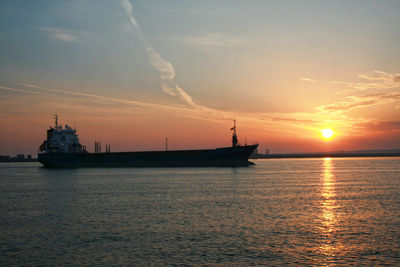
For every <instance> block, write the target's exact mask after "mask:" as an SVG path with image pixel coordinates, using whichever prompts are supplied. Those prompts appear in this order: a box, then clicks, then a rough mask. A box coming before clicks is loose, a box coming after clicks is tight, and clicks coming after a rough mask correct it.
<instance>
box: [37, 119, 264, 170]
mask: <svg viewBox="0 0 400 267" xmlns="http://www.w3.org/2000/svg"><path fill="white" fill-rule="evenodd" d="M231 130H233V135H232V146H231V147H221V148H215V149H201V150H168V149H166V150H165V151H137V152H136V151H134V152H110V149H109V145H108V149H106V152H105V153H101V148H100V149H99V145H97V146H95V148H96V149H95V153H89V152H88V151H87V150H86V147H85V146H82V145H81V144H80V143H79V138H78V135H77V134H76V129H73V128H71V127H70V126H68V125H65V126H64V127H63V126H62V125H59V124H58V117H57V115H55V125H54V127H50V129H49V130H47V139H46V140H45V141H44V142H43V144H42V145H41V146H40V148H39V154H38V160H39V162H40V163H42V164H43V166H44V167H53V168H76V167H241V166H249V165H253V163H252V162H250V161H249V160H248V159H249V157H250V155H251V154H252V153H253V152H254V150H255V149H256V148H257V146H258V145H257V144H255V145H249V146H248V145H245V146H241V145H240V144H239V143H238V138H237V134H236V121H234V126H233V128H232V129H231ZM96 144H97V142H96Z"/></svg>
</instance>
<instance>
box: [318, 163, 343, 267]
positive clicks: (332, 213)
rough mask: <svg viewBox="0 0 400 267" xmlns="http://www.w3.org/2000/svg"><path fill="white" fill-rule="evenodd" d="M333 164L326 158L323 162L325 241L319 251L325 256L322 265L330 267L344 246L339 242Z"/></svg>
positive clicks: (322, 214)
mask: <svg viewBox="0 0 400 267" xmlns="http://www.w3.org/2000/svg"><path fill="white" fill-rule="evenodd" d="M333 168H334V165H333V162H332V160H331V158H325V159H324V162H323V175H322V178H321V186H322V190H321V197H322V201H321V223H322V225H321V228H320V229H321V235H322V236H323V241H322V242H321V243H320V247H319V250H320V252H321V254H322V255H324V258H325V260H323V261H322V262H320V264H322V265H330V264H331V263H332V262H331V261H332V259H333V258H335V256H337V255H338V254H340V252H341V250H342V249H343V244H341V243H340V242H338V241H339V240H338V239H337V233H338V231H340V229H338V227H339V226H338V225H337V222H338V217H337V216H338V213H337V212H336V209H337V208H338V205H337V203H336V177H335V175H334V174H333Z"/></svg>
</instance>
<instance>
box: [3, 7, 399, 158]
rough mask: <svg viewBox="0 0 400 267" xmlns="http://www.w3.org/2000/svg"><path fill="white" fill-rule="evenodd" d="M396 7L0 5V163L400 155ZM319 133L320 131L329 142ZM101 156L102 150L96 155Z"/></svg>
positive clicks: (397, 19)
mask: <svg viewBox="0 0 400 267" xmlns="http://www.w3.org/2000/svg"><path fill="white" fill-rule="evenodd" d="M399 28H400V1H397V0H374V1H371V0H346V1H345V0H338V1H319V0H291V1H290V0H276V1H268V0H265V1H261V0H260V1H256V0H249V1H235V0H218V1H211V0H204V1H188V0H171V1H162V0H159V1H155V0H151V1H134V0H121V1H119V0H115V1H114V0H70V1H59V0H36V1H22V0H10V1H8V0H3V1H1V3H0V123H1V127H0V154H2V155H15V154H17V153H25V154H33V155H35V154H36V153H37V150H38V147H39V145H40V144H41V143H42V141H43V140H44V139H45V133H46V129H48V127H49V126H51V125H53V124H54V120H53V116H54V114H58V116H59V121H60V122H61V123H62V124H68V125H71V126H74V127H76V129H77V133H78V134H79V138H80V140H81V143H82V144H84V145H87V147H88V149H89V150H92V151H93V144H94V142H95V141H96V140H97V141H101V142H102V143H103V144H110V145H111V150H112V151H133V150H160V149H163V148H164V142H165V137H168V144H169V148H170V149H171V150H172V149H197V148H213V147H220V146H229V145H230V144H231V143H230V142H231V134H232V132H231V131H230V128H231V127H232V125H233V122H232V120H234V119H235V120H236V121H237V128H238V137H239V141H240V142H241V143H242V144H245V143H248V144H253V143H258V144H260V148H259V152H263V151H265V150H266V149H269V151H270V152H271V153H288V152H322V151H341V150H370V149H396V148H400V50H399V49H398V44H399V43H400V31H399ZM322 129H332V130H333V132H334V135H333V137H332V138H330V139H329V140H326V139H324V138H322V136H321V130H322ZM104 147H105V146H104Z"/></svg>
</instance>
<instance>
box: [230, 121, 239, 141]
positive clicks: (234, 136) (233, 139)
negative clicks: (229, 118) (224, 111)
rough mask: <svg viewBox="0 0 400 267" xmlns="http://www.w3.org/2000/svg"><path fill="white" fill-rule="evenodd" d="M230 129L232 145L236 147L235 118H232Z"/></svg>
mask: <svg viewBox="0 0 400 267" xmlns="http://www.w3.org/2000/svg"><path fill="white" fill-rule="evenodd" d="M231 130H233V136H232V147H237V146H238V139H237V135H236V120H233V127H232V128H231Z"/></svg>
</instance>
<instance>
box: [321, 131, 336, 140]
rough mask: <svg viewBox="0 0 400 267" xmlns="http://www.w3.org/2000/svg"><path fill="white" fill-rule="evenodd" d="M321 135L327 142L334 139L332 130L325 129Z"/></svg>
mask: <svg viewBox="0 0 400 267" xmlns="http://www.w3.org/2000/svg"><path fill="white" fill-rule="evenodd" d="M321 134H322V137H323V138H324V139H325V140H329V139H332V137H333V134H334V132H333V130H332V129H323V130H321Z"/></svg>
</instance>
